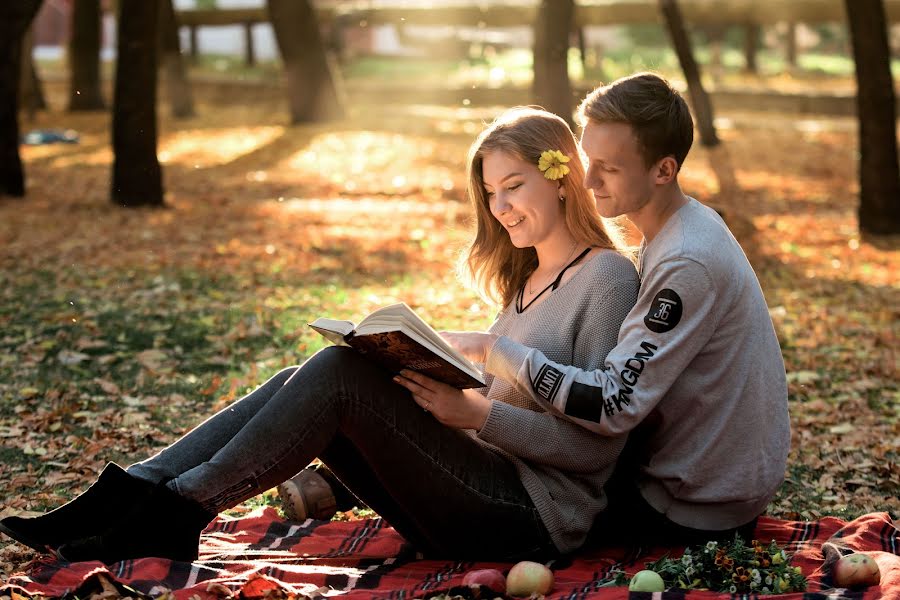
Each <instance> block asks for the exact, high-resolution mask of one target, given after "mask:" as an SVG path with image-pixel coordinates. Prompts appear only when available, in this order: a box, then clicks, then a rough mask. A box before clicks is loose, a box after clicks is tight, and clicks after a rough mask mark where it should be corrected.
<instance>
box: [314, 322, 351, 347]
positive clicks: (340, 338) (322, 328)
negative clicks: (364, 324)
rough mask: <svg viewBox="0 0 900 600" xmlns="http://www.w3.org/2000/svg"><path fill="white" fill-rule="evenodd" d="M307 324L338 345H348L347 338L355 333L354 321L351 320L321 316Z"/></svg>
mask: <svg viewBox="0 0 900 600" xmlns="http://www.w3.org/2000/svg"><path fill="white" fill-rule="evenodd" d="M307 325H309V326H310V327H312V328H313V329H315V330H316V331H317V332H318V333H319V334H321V335H322V337H324V338H325V339H327V340H328V341H329V342H331V343H332V344H336V345H338V346H346V345H347V342H346V341H345V338H346V337H347V336H348V335H350V334H351V333H353V323H351V322H350V321H338V320H336V319H326V318H323V317H320V318H318V319H316V320H315V321H313V322H312V323H307Z"/></svg>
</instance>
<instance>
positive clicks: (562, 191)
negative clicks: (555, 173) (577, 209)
mask: <svg viewBox="0 0 900 600" xmlns="http://www.w3.org/2000/svg"><path fill="white" fill-rule="evenodd" d="M556 195H557V196H559V200H560V202H565V201H566V186H564V185H563V183H562V181H557V182H556Z"/></svg>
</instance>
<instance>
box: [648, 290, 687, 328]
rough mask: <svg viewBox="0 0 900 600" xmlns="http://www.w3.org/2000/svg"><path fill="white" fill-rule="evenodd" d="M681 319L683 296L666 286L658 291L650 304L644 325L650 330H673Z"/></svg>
mask: <svg viewBox="0 0 900 600" xmlns="http://www.w3.org/2000/svg"><path fill="white" fill-rule="evenodd" d="M680 320H681V297H680V296H679V295H678V294H676V293H675V290H670V289H669V288H666V289H664V290H660V291H659V292H657V294H656V297H655V298H654V299H653V302H652V303H651V304H650V311H649V312H648V313H647V316H646V317H644V325H646V326H647V329H649V330H650V331H655V332H656V333H665V332H667V331H672V330H673V329H675V326H676V325H678V321H680Z"/></svg>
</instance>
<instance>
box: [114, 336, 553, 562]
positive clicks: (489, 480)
mask: <svg viewBox="0 0 900 600" xmlns="http://www.w3.org/2000/svg"><path fill="white" fill-rule="evenodd" d="M316 457H318V458H319V459H321V460H322V462H324V463H325V464H326V465H327V466H328V467H329V468H330V469H331V471H332V472H333V473H334V474H335V475H336V476H337V477H338V478H339V479H340V480H341V482H343V484H344V485H345V486H346V487H347V488H348V489H349V490H350V491H352V492H353V494H355V495H356V496H357V497H358V498H359V499H360V500H362V501H363V502H365V503H366V504H367V505H368V506H370V507H371V508H373V509H374V510H375V511H376V512H377V513H378V514H379V515H381V516H382V517H384V518H385V519H386V520H387V522H388V523H390V524H391V525H392V526H393V527H394V528H395V529H396V530H397V531H398V532H399V533H400V534H401V535H403V536H404V537H405V538H406V539H407V540H408V541H410V542H411V543H412V544H413V545H414V546H416V548H417V549H418V550H419V551H421V552H423V553H424V554H426V555H427V556H436V557H437V556H440V557H454V558H470V559H491V560H504V561H512V560H520V559H523V558H528V557H546V556H551V555H554V554H556V549H555V547H554V545H553V542H552V540H551V539H550V536H549V534H548V533H547V529H546V527H545V526H544V524H543V522H542V521H541V519H540V517H539V515H538V512H537V509H536V508H535V507H534V504H533V503H532V501H531V498H530V497H529V495H528V493H527V491H526V490H525V488H524V486H523V485H522V482H521V481H520V479H519V476H518V474H517V473H516V470H515V468H514V466H513V465H512V464H511V463H510V462H509V461H508V460H506V459H505V458H504V457H502V456H501V455H499V454H498V453H496V452H494V451H492V450H490V449H489V448H487V447H485V446H484V445H482V444H481V443H479V442H478V441H477V440H475V439H473V438H472V437H470V436H469V435H468V434H466V433H465V432H463V431H460V430H457V429H453V428H451V427H447V426H445V425H442V424H441V423H440V422H438V421H437V420H436V419H435V418H434V417H433V416H432V415H431V414H430V413H428V412H425V411H424V410H422V409H421V408H420V407H419V406H418V405H417V404H416V403H415V402H414V401H413V400H412V398H411V397H410V394H409V392H408V391H407V390H406V389H405V388H403V387H401V386H399V385H397V384H396V383H394V382H393V381H392V380H391V376H390V375H389V374H388V373H387V372H386V371H383V370H381V369H380V368H379V367H377V366H375V365H374V364H372V363H371V362H369V361H367V360H365V359H363V358H362V357H361V356H360V355H358V354H357V353H356V352H355V351H354V350H352V349H349V348H342V347H330V348H326V349H324V350H322V351H321V352H319V353H317V354H316V355H314V356H313V357H312V358H310V359H309V360H308V361H307V362H306V363H304V364H303V366H301V367H290V368H287V369H284V370H282V371H281V372H279V373H278V374H276V375H275V376H274V377H272V378H271V379H269V380H268V381H267V382H266V383H264V384H263V385H262V386H260V387H259V388H257V389H256V390H254V391H253V392H251V393H250V394H248V395H247V396H245V397H243V398H241V399H240V400H238V401H236V402H234V403H233V404H232V405H230V406H228V407H227V408H224V409H222V410H221V411H220V412H218V413H217V414H215V415H214V416H212V417H210V418H209V419H207V420H206V421H204V422H203V423H201V424H200V425H198V426H197V427H196V428H195V429H193V430H191V431H190V432H188V433H187V434H185V435H184V436H183V437H182V438H180V439H179V440H177V441H176V442H175V443H173V444H172V445H170V446H168V447H167V448H165V449H163V450H162V451H161V452H159V453H158V454H156V455H155V456H153V457H151V458H149V459H147V460H145V461H142V462H139V463H135V464H134V465H132V466H130V467H129V468H128V469H127V470H128V473H129V474H131V475H133V476H135V477H138V478H140V479H145V480H148V481H152V482H159V481H163V480H166V479H171V480H172V482H171V483H170V484H169V485H170V486H172V487H174V488H175V489H176V490H177V491H178V493H180V494H181V495H182V496H185V497H187V498H189V499H191V500H194V501H195V502H198V503H199V504H201V505H202V506H203V507H204V508H206V509H207V510H209V511H211V512H219V511H222V510H225V509H227V508H230V507H232V506H234V505H236V504H238V503H240V502H243V501H244V500H247V499H248V498H251V497H253V496H255V495H257V494H259V493H261V492H263V491H265V490H267V489H270V488H272V487H274V486H277V485H278V484H279V483H281V482H282V481H285V480H286V479H289V478H290V477H292V476H293V475H295V474H296V473H297V472H298V471H300V470H301V469H303V468H304V467H306V466H307V465H308V464H309V463H310V462H311V461H312V460H313V459H314V458H316Z"/></svg>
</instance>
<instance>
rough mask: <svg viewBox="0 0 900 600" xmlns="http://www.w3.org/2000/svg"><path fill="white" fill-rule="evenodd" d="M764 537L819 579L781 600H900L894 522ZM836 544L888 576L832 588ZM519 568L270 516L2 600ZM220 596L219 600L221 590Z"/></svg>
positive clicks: (1, 590) (899, 547)
mask: <svg viewBox="0 0 900 600" xmlns="http://www.w3.org/2000/svg"><path fill="white" fill-rule="evenodd" d="M756 538H757V539H759V540H761V541H765V542H767V541H769V540H771V539H774V540H775V541H776V542H777V543H778V544H779V545H782V546H785V545H786V546H787V550H788V551H789V552H792V553H796V556H795V557H794V559H793V563H792V564H793V565H796V566H799V567H801V569H802V570H803V573H804V574H805V575H806V576H807V577H808V578H809V589H808V591H807V592H806V593H805V594H802V593H797V594H781V595H778V596H772V597H773V598H776V597H777V598H783V599H785V600H799V599H801V598H803V599H808V600H812V599H819V598H821V599H823V600H824V599H825V598H829V599H831V598H858V599H862V600H869V599H871V600H874V599H876V598H879V599H880V598H890V599H898V600H900V530H898V529H897V526H896V525H895V524H894V523H893V522H892V520H891V518H890V516H889V515H888V514H886V513H872V514H868V515H864V516H862V517H860V518H858V519H855V520H853V521H850V522H846V521H841V520H839V519H836V518H834V517H825V518H823V519H821V520H818V521H808V522H799V521H781V520H777V519H772V518H768V517H763V518H761V519H760V520H759V524H758V526H757V529H756ZM829 540H830V541H832V542H836V543H838V544H840V545H841V546H844V547H846V548H850V549H852V550H856V551H865V552H867V553H869V554H870V555H871V556H872V557H873V558H874V559H875V560H876V562H877V563H878V566H879V568H880V569H881V584H880V585H879V586H873V587H870V588H866V589H864V590H858V591H843V590H835V589H831V588H829V587H827V586H826V585H825V583H826V582H827V578H825V579H826V580H825V581H823V575H824V573H823V570H822V564H823V562H824V561H823V556H822V552H821V548H822V544H823V543H824V542H826V541H829ZM473 543H474V544H477V543H478V541H477V539H473ZM682 550H683V549H682V548H650V549H647V550H646V551H644V552H641V553H640V554H638V553H637V552H635V551H626V550H625V549H623V548H611V549H602V550H592V551H590V552H587V551H583V552H580V553H578V554H576V555H573V556H570V557H565V558H562V559H558V560H556V561H554V562H553V563H551V565H550V566H551V568H552V569H553V571H554V575H555V578H556V583H555V586H554V588H553V592H552V593H551V595H549V596H548V600H563V599H565V600H576V599H578V600H582V599H585V600H587V599H593V598H603V599H614V598H627V597H628V591H627V589H626V588H621V587H619V588H616V587H599V586H600V584H602V583H603V582H604V581H605V580H606V579H607V573H608V572H609V570H610V569H611V568H613V567H616V568H622V569H624V570H625V571H626V572H628V573H629V574H632V573H634V572H636V571H639V570H640V569H642V568H644V563H646V562H650V561H653V560H656V559H657V558H659V557H660V556H662V555H663V554H664V553H666V552H670V556H673V557H677V556H680V554H681V552H682ZM510 566H511V565H510V564H505V563H477V564H476V563H473V562H466V561H443V560H423V559H421V558H420V557H418V556H417V555H416V554H415V552H414V551H413V549H412V548H411V547H410V546H409V544H407V543H406V542H405V541H404V540H403V538H401V537H400V536H399V535H398V534H397V533H396V532H395V531H394V530H393V528H391V527H389V526H387V524H386V523H384V522H383V521H382V520H380V519H371V520H363V521H355V522H349V523H328V522H323V521H312V520H310V521H306V522H304V523H293V522H288V521H283V520H281V519H279V518H278V516H277V514H276V513H275V511H274V510H273V509H271V508H266V509H260V510H258V511H255V512H253V513H251V514H249V515H248V516H245V517H243V518H240V519H227V518H219V519H217V520H216V521H214V522H213V523H212V524H211V525H210V526H209V527H208V528H207V529H206V531H205V532H204V534H203V536H202V539H201V545H200V560H198V561H196V562H194V563H192V564H191V563H179V562H172V561H169V560H161V559H154V558H145V559H139V560H128V561H123V562H120V563H117V564H115V565H112V566H110V567H106V566H104V565H102V564H101V563H99V562H87V563H72V564H67V563H63V562H59V561H56V560H52V559H44V560H41V561H38V562H37V563H35V564H32V565H30V568H29V570H28V572H27V573H25V574H18V575H14V576H12V577H10V579H9V581H8V582H7V583H6V584H5V585H4V586H2V587H0V595H4V594H10V592H11V591H16V592H18V593H20V594H28V595H34V594H41V595H45V596H50V597H60V596H63V595H66V594H72V593H73V592H74V591H75V590H77V589H79V588H80V587H82V586H85V585H86V584H87V583H90V579H91V577H94V576H96V575H97V574H106V575H107V576H108V577H109V578H110V579H112V580H113V581H116V582H118V583H120V584H125V585H127V586H128V587H131V588H133V589H135V590H138V591H140V592H143V593H144V594H149V595H151V596H158V595H160V594H161V593H163V591H165V589H170V590H173V591H174V596H175V598H176V600H188V598H190V597H191V596H193V595H194V594H196V595H197V596H199V598H200V599H201V600H214V599H218V598H220V597H221V596H222V595H223V594H222V592H226V591H231V592H233V593H234V594H235V595H237V594H240V595H241V596H242V597H244V598H263V597H265V596H266V593H267V591H271V590H272V589H273V588H281V589H282V590H284V591H285V592H288V593H291V594H298V595H308V596H311V597H313V598H321V597H324V596H334V595H339V596H340V597H341V598H342V599H347V600H370V599H375V598H385V599H392V600H406V599H412V598H424V597H426V596H429V595H432V594H435V593H438V592H440V591H443V590H447V589H449V588H450V587H452V586H456V585H460V584H461V583H462V577H463V575H464V574H465V573H466V572H467V571H469V570H471V569H473V568H498V569H500V570H502V571H504V572H505V571H506V570H508V569H509V567H510ZM223 586H224V587H223ZM216 588H218V591H219V594H218V595H217V594H216V593H214V592H215V591H216ZM226 588H227V590H226ZM635 597H646V598H650V597H651V595H650V594H641V595H635ZM652 597H653V598H662V599H666V598H686V599H687V600H694V599H696V600H701V599H708V598H733V597H734V598H739V597H740V596H731V595H729V594H720V593H715V592H707V591H691V592H688V593H684V592H681V591H679V592H667V593H664V594H654V595H652ZM753 597H755V596H753Z"/></svg>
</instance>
